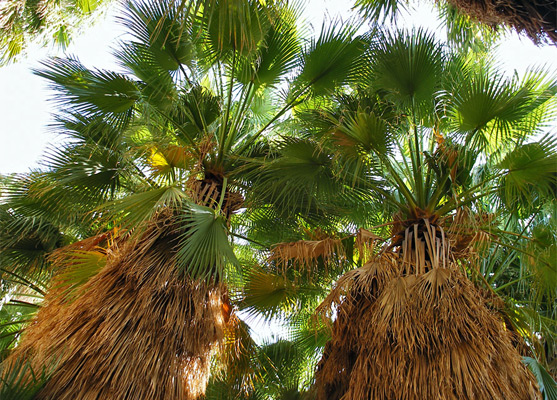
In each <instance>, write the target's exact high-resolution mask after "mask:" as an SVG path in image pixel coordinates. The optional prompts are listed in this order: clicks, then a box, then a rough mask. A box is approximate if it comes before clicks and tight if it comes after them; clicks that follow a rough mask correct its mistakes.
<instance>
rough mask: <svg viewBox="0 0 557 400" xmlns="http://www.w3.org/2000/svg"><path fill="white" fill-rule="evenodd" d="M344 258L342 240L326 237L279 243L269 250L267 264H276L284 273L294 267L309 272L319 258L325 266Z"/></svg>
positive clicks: (315, 265)
mask: <svg viewBox="0 0 557 400" xmlns="http://www.w3.org/2000/svg"><path fill="white" fill-rule="evenodd" d="M345 257H346V252H345V250H344V246H343V244H342V240H341V239H334V238H330V237H328V238H325V239H322V240H299V241H297V242H289V243H279V244H277V245H275V246H273V247H272V248H271V255H270V256H269V262H273V263H276V264H277V265H278V266H280V267H281V268H283V270H284V271H286V269H287V268H290V267H295V266H297V267H299V268H303V269H306V270H309V271H311V270H313V269H314V268H316V267H317V261H318V259H320V258H321V259H322V260H323V262H324V264H325V266H326V265H327V264H328V263H330V262H332V261H333V262H334V261H338V260H341V259H344V258H345Z"/></svg>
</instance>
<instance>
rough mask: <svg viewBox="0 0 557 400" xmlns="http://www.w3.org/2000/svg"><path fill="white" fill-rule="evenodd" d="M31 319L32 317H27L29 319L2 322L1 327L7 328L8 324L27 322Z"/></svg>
mask: <svg viewBox="0 0 557 400" xmlns="http://www.w3.org/2000/svg"><path fill="white" fill-rule="evenodd" d="M31 320H32V318H27V319H20V320H18V321H10V322H5V323H3V324H0V328H5V327H7V326H12V325H18V324H24V323H26V322H30V321H31ZM10 335H13V333H11V334H10Z"/></svg>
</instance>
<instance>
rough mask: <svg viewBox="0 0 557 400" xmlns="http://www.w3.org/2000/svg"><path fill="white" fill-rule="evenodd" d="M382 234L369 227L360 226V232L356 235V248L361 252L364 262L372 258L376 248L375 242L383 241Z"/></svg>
mask: <svg viewBox="0 0 557 400" xmlns="http://www.w3.org/2000/svg"><path fill="white" fill-rule="evenodd" d="M383 240H384V239H383V238H382V237H381V236H377V235H376V234H374V233H373V232H371V231H368V230H367V229H364V228H360V230H359V231H358V234H357V235H356V243H355V245H356V249H358V252H359V253H360V257H361V258H362V260H363V261H364V262H366V261H367V260H369V259H371V257H372V256H373V252H374V249H375V242H378V241H383Z"/></svg>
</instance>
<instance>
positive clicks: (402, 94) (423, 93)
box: [370, 30, 444, 107]
mask: <svg viewBox="0 0 557 400" xmlns="http://www.w3.org/2000/svg"><path fill="white" fill-rule="evenodd" d="M374 44H375V45H374V48H373V50H372V52H371V55H370V61H371V62H372V73H373V77H374V81H373V82H374V83H373V84H374V85H375V86H376V87H378V88H381V89H383V90H386V91H387V92H388V96H389V99H391V100H393V101H395V102H397V103H400V104H403V105H408V106H413V107H416V106H417V105H419V104H420V103H423V102H431V99H432V98H433V97H434V93H435V92H436V91H437V90H438V89H439V84H440V79H441V74H440V73H441V71H442V68H443V61H444V54H443V51H442V50H443V49H442V46H441V45H440V43H439V42H437V41H436V39H435V38H434V36H433V35H432V34H428V33H427V32H426V31H423V30H417V31H411V32H404V31H397V32H394V33H388V32H386V33H384V36H379V37H377V38H376V40H375V43H374Z"/></svg>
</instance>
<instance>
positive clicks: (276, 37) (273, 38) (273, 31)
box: [238, 10, 300, 88]
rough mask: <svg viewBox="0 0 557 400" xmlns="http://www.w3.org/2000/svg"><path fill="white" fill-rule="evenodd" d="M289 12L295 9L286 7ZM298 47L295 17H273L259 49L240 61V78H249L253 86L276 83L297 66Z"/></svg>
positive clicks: (248, 81)
mask: <svg viewBox="0 0 557 400" xmlns="http://www.w3.org/2000/svg"><path fill="white" fill-rule="evenodd" d="M288 12H292V13H293V14H294V13H295V11H290V10H288V11H286V13H288ZM299 50H300V43H299V37H298V34H297V32H296V25H295V18H294V17H292V18H289V16H288V15H286V16H285V17H283V18H281V19H279V20H278V21H273V23H272V25H271V27H270V28H269V30H268V31H267V32H266V35H265V37H264V39H263V40H262V41H261V45H260V47H259V48H258V51H257V52H256V53H255V54H254V55H253V56H251V57H248V58H246V59H244V60H243V61H241V62H240V66H239V69H238V80H239V82H241V83H243V84H248V83H250V82H252V83H254V84H255V88H259V87H265V86H275V85H278V84H279V83H280V81H281V79H282V78H283V77H284V76H286V74H287V73H288V72H290V71H291V70H292V69H293V68H294V67H296V66H297V63H298V60H297V58H298V53H299ZM254 58H255V60H256V62H254Z"/></svg>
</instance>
